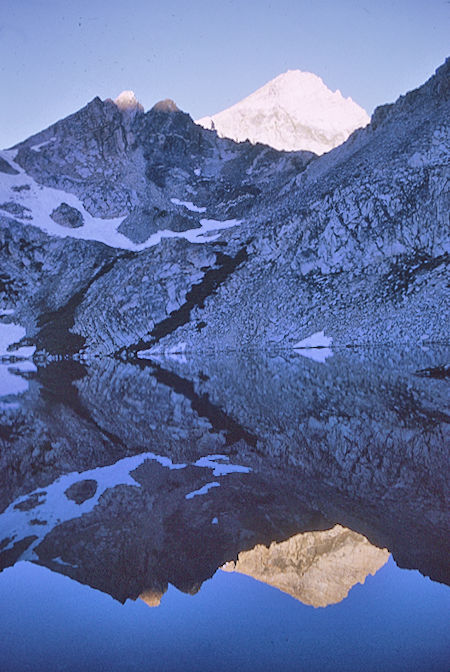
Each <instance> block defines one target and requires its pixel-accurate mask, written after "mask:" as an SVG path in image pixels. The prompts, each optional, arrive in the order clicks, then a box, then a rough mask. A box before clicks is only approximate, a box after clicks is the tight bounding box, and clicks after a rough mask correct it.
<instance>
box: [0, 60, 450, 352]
mask: <svg viewBox="0 0 450 672" xmlns="http://www.w3.org/2000/svg"><path fill="white" fill-rule="evenodd" d="M449 68H450V64H449V61H447V62H446V63H445V64H444V65H443V66H441V68H439V69H438V71H437V72H436V75H434V76H433V77H432V78H431V79H430V80H429V81H428V82H427V83H426V84H424V85H423V86H422V87H421V88H419V89H417V90H416V91H413V92H410V93H409V94H407V95H406V96H403V97H401V98H400V99H399V100H398V101H397V103H395V104H394V105H390V106H384V107H381V108H378V109H377V110H376V111H375V113H374V115H373V117H372V121H371V124H370V125H369V126H367V127H366V128H364V129H360V130H358V131H356V132H355V133H353V134H352V135H351V137H350V138H349V139H348V140H347V142H345V143H344V144H343V145H341V146H340V147H337V148H336V149H334V150H333V151H331V152H329V153H328V154H326V155H324V156H322V157H319V158H317V157H316V156H315V155H314V154H312V153H308V152H294V153H291V152H277V151H276V150H274V149H271V148H269V147H266V146H264V145H252V144H251V143H234V142H233V141H231V140H227V139H222V138H219V137H218V136H217V134H216V133H215V132H213V131H208V130H205V129H203V128H202V127H200V126H198V125H196V124H194V122H193V121H192V119H191V118H190V117H189V115H187V114H185V113H183V112H181V111H179V110H178V109H177V108H176V106H175V105H174V103H173V102H171V101H166V102H164V103H162V104H157V105H155V106H154V108H152V110H150V111H149V112H147V113H144V112H143V111H142V110H141V109H140V108H139V106H137V105H136V104H135V103H134V101H133V100H132V99H131V98H130V96H128V98H127V97H126V96H125V98H127V100H128V101H130V100H131V102H132V110H133V113H132V114H130V110H129V108H127V105H126V104H125V107H124V108H122V109H121V105H117V104H116V103H114V102H113V101H110V100H106V101H101V100H100V99H98V98H97V99H94V100H93V101H92V102H91V103H89V104H88V105H87V106H86V107H85V108H83V109H82V110H80V111H79V112H77V113H75V114H74V115H71V116H70V117H68V118H66V119H63V120H61V121H60V122H57V123H56V124H54V125H53V126H51V127H50V128H49V129H46V130H45V131H42V132H41V133H39V134H37V135H36V136H33V137H32V138H29V139H28V140H26V141H25V142H23V143H20V144H19V145H17V146H16V147H15V148H13V149H12V150H8V151H4V152H2V154H1V158H2V163H1V164H0V171H1V172H0V246H1V247H0V259H1V277H0V292H1V293H0V311H1V312H0V314H1V315H2V316H1V317H0V322H1V324H0V328H2V327H6V326H9V325H11V324H20V325H22V326H23V327H24V328H25V330H26V336H25V337H24V339H22V341H21V345H22V346H23V345H28V346H35V347H36V348H37V352H40V353H42V354H44V355H47V356H48V355H50V356H54V355H73V354H77V355H83V356H89V355H94V354H120V355H121V356H122V357H127V356H134V355H135V354H136V353H138V352H142V351H146V352H147V351H150V352H151V353H153V354H155V353H156V352H161V351H167V352H170V351H177V352H180V351H188V350H196V351H205V350H207V351H211V350H213V351H217V350H226V349H240V348H252V347H263V348H267V347H277V348H280V347H282V348H285V347H288V348H289V347H293V346H294V345H295V344H296V343H298V342H301V341H302V339H305V338H307V337H309V336H310V335H311V334H316V333H323V334H324V335H325V337H326V338H327V339H328V341H327V342H330V341H329V339H331V341H332V343H333V345H338V346H339V345H349V344H354V345H357V344H367V343H372V344H381V343H411V342H423V343H426V342H436V341H437V342H443V341H446V340H447V338H448V324H447V315H448V293H447V287H446V282H447V281H446V277H447V276H446V264H447V263H448V250H449V242H448V230H449V227H448V224H449V221H448V210H449V209H448V203H449V201H448V198H449V196H448V194H449V192H448V172H449V161H448V157H449V126H448V119H449V114H448V113H449V108H450V103H449ZM125 102H126V101H125ZM14 347H16V346H14V345H11V346H9V349H8V350H7V352H8V353H11V354H12V355H13V354H14Z"/></svg>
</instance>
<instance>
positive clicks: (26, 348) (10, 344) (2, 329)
mask: <svg viewBox="0 0 450 672" xmlns="http://www.w3.org/2000/svg"><path fill="white" fill-rule="evenodd" d="M25 334H26V330H25V329H24V327H21V326H20V324H14V323H13V322H10V323H9V324H2V323H0V359H1V358H2V357H12V356H14V357H25V358H26V357H31V356H32V355H33V354H34V351H35V350H36V346H34V345H23V346H18V347H14V346H15V344H16V343H19V341H21V340H22V338H24V337H25Z"/></svg>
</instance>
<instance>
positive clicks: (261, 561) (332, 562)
mask: <svg viewBox="0 0 450 672" xmlns="http://www.w3.org/2000/svg"><path fill="white" fill-rule="evenodd" d="M388 558H389V552H388V551H387V550H386V549H381V548H377V547H376V546H372V544H370V543H369V542H368V541H367V539H366V538H365V537H363V536H362V535H361V534H356V532H352V531H351V530H347V529H345V528H344V527H341V526H340V525H335V526H334V527H333V528H332V529H331V530H325V531H323V532H304V533H303V534H297V535H295V536H294V537H291V539H288V540H287V541H282V542H280V543H272V544H271V545H270V546H269V548H267V547H266V546H256V547H255V548H253V549H252V550H251V551H244V552H243V553H239V556H238V559H237V561H236V562H235V563H232V562H230V563H227V564H226V565H224V566H223V567H222V569H223V570H225V571H227V572H239V573H240V574H247V575H248V576H251V577H253V578H254V579H257V580H258V581H263V582H264V583H268V584H270V585H271V586H274V587H275V588H279V589H280V590H282V591H283V592H284V593H288V594H289V595H291V596H292V597H295V598H296V599H297V600H300V602H303V603H304V604H310V605H312V606H313V607H326V606H328V605H329V604H336V603H337V602H341V600H343V599H344V598H345V597H347V595H348V592H349V590H350V588H352V587H353V586H354V585H355V584H356V583H364V581H365V579H366V577H367V576H368V575H369V574H375V573H376V572H377V571H378V570H379V569H380V568H381V567H382V566H383V565H384V564H385V563H386V562H387V560H388Z"/></svg>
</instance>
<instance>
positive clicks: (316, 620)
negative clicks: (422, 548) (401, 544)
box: [0, 558, 450, 672]
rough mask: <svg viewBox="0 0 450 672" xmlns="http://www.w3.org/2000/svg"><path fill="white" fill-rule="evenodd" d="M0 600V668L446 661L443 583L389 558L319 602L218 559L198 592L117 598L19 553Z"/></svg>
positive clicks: (449, 662)
mask: <svg viewBox="0 0 450 672" xmlns="http://www.w3.org/2000/svg"><path fill="white" fill-rule="evenodd" d="M0 604H1V609H0V632H1V644H0V670H1V672H19V671H20V672H25V671H39V672H41V671H42V670H49V671H52V672H53V671H56V670H58V671H60V670H61V671H64V672H66V671H67V672H72V671H73V672H80V671H84V670H88V671H89V672H91V671H92V672H97V671H105V672H115V671H116V670H117V671H120V672H127V671H131V670H152V671H155V672H156V671H164V672H171V671H178V670H180V671H181V670H182V671H183V672H190V671H192V672H194V671H195V672H199V671H209V670H211V671H213V670H214V671H215V672H220V671H222V670H224V671H225V670H233V671H244V670H245V671H247V670H249V671H254V670H259V671H264V670H267V671H269V670H270V671H273V670H283V671H291V670H292V671H294V670H295V671H296V672H298V671H300V670H302V671H303V670H304V671H310V670H320V671H324V672H326V671H328V670H330V671H332V672H345V671H350V670H351V671H352V672H353V671H360V670H364V672H370V671H372V670H373V671H374V672H375V671H376V672H379V671H383V672H390V671H393V672H394V671H399V672H400V671H401V672H405V671H411V672H421V671H423V672H433V671H439V672H448V670H449V669H450V628H449V627H448V626H449V623H450V589H449V588H448V587H446V586H444V585H441V584H438V583H434V582H432V581H430V580H429V579H427V578H424V577H423V576H422V575H421V574H420V573H419V572H417V571H408V570H400V569H398V567H397V566H396V564H395V562H394V561H393V560H392V558H391V559H390V560H389V561H388V563H387V564H386V565H385V566H384V567H383V568H382V569H381V570H379V571H378V572H377V574H376V575H375V576H373V577H372V576H369V577H368V578H367V579H366V582H365V584H364V585H359V584H358V585H357V586H355V587H354V588H353V589H352V590H351V591H350V593H349V596H348V597H347V598H346V599H345V600H343V601H342V602H341V603H340V604H337V605H334V606H329V607H326V608H320V609H315V608H313V607H309V606H305V605H303V604H301V603H300V602H298V601H296V600H294V599H293V598H292V597H290V596H288V595H285V594H283V593H281V592H280V591H278V590H276V589H275V588H271V587H269V586H267V585H264V584H262V583H258V582H257V581H255V580H253V579H250V578H248V577H246V576H242V575H239V574H229V573H224V572H221V571H218V572H217V573H216V575H215V576H214V577H213V578H212V579H211V580H210V581H207V582H206V583H205V584H203V586H202V588H201V590H200V592H199V593H198V594H197V595H195V596H191V595H185V594H183V593H180V592H179V591H177V590H176V589H174V588H172V587H170V588H169V590H168V592H167V593H166V594H165V595H164V596H163V598H162V602H161V605H160V606H159V607H155V608H150V607H148V606H147V605H146V604H144V603H143V602H141V601H140V600H137V601H136V602H132V601H128V602H127V603H126V604H125V605H121V604H119V603H118V602H116V601H114V600H113V599H112V598H111V597H109V596H108V595H105V594H103V593H101V592H99V591H96V590H93V589H91V588H89V587H87V586H83V585H80V584H78V583H76V582H75V581H72V580H71V579H69V578H67V577H65V576H61V575H59V574H55V573H52V572H51V571H50V570H48V569H45V568H41V567H37V566H35V565H32V564H29V563H25V562H21V563H18V564H17V565H16V566H14V567H12V568H9V569H7V570H5V571H4V572H3V573H2V574H1V575H0Z"/></svg>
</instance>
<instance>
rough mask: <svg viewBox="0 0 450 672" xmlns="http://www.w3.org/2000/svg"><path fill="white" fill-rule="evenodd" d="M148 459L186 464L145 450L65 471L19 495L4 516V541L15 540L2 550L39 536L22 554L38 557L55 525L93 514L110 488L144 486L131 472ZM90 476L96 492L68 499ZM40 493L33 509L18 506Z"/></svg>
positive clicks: (0, 521)
mask: <svg viewBox="0 0 450 672" xmlns="http://www.w3.org/2000/svg"><path fill="white" fill-rule="evenodd" d="M146 460H155V461H156V462H158V463H159V464H161V466H163V467H168V468H169V469H183V468H184V467H186V464H174V463H173V462H172V460H171V459H170V458H169V457H164V456H161V455H155V454H154V453H141V454H140V455H133V456H132V457H125V458H123V459H122V460H119V461H118V462H116V463H114V464H111V465H108V466H105V467H96V468H95V469H88V470H87V471H84V472H78V471H74V472H71V473H70V474H64V475H63V476H60V477H59V478H58V479H56V481H53V483H50V485H48V486H46V487H45V489H43V488H38V489H37V490H33V492H30V493H28V494H26V495H23V496H22V497H19V498H18V499H16V500H15V501H14V502H12V504H10V505H9V506H8V508H7V509H5V511H4V512H3V513H2V514H1V515H0V543H1V541H2V540H4V539H8V538H10V539H11V541H10V542H9V544H8V545H7V546H6V547H5V548H4V549H2V551H4V550H8V549H11V548H13V546H14V544H16V543H17V542H19V541H21V540H23V539H25V538H26V537H30V536H35V537H36V539H35V540H34V541H33V542H32V543H31V544H30V546H28V548H27V549H26V550H25V551H24V552H23V553H22V555H21V556H20V558H21V559H22V560H29V559H32V558H34V557H35V555H34V550H35V548H36V547H37V546H39V544H40V543H41V542H42V541H43V539H45V537H46V536H47V535H48V534H49V533H50V532H51V531H52V530H53V529H54V528H55V527H57V526H58V525H61V524H62V523H64V522H66V521H68V520H73V519H74V518H81V516H84V515H85V514H86V513H90V512H91V511H92V510H93V509H94V507H95V506H97V504H98V502H99V499H100V497H101V496H102V495H103V494H104V493H105V492H106V490H109V489H110V488H115V487H116V486H117V485H129V486H134V487H140V483H138V481H136V480H135V478H134V477H133V476H132V475H131V472H133V471H135V470H136V469H137V468H138V467H139V466H140V465H141V464H143V463H144V462H145V461H146ZM87 479H92V480H95V481H96V482H97V490H96V493H95V495H94V496H93V497H91V498H90V499H88V500H86V501H85V502H83V503H81V504H77V503H76V502H74V501H73V500H71V499H68V498H67V495H66V494H65V492H66V490H67V489H68V488H69V487H70V486H71V485H73V484H74V483H78V482H79V481H84V480H87ZM38 494H39V501H37V502H36V504H35V506H33V507H32V508H30V509H29V510H26V508H25V510H22V509H21V508H18V507H20V505H23V504H24V502H26V501H27V500H29V499H30V497H33V496H34V498H35V499H36V500H38ZM36 519H38V520H40V521H43V524H40V525H33V523H32V521H33V520H36Z"/></svg>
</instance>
